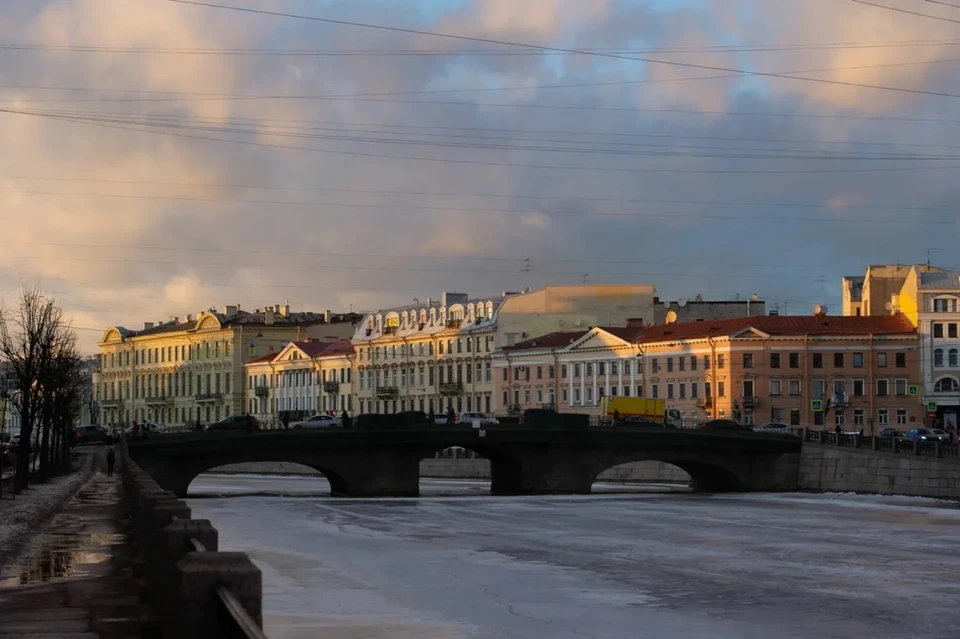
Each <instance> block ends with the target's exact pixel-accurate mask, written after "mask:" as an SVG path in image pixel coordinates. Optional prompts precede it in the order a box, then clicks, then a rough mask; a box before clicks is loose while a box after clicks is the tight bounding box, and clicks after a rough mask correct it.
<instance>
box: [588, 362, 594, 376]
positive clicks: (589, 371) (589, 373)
mask: <svg viewBox="0 0 960 639" xmlns="http://www.w3.org/2000/svg"><path fill="white" fill-rule="evenodd" d="M587 377H593V364H587Z"/></svg>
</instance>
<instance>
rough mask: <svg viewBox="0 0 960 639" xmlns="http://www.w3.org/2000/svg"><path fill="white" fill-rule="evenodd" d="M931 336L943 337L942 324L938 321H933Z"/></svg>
mask: <svg viewBox="0 0 960 639" xmlns="http://www.w3.org/2000/svg"><path fill="white" fill-rule="evenodd" d="M933 336H934V337H943V324H941V323H940V322H934V323H933Z"/></svg>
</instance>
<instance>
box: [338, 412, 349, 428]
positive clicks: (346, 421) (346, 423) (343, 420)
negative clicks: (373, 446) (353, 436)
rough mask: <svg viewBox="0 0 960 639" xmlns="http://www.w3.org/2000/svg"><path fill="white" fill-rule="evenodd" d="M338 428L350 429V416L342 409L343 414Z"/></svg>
mask: <svg viewBox="0 0 960 639" xmlns="http://www.w3.org/2000/svg"><path fill="white" fill-rule="evenodd" d="M340 426H342V427H343V428H350V415H348V414H347V411H346V409H344V411H343V414H342V415H340Z"/></svg>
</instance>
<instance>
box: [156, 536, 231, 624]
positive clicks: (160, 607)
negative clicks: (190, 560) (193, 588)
mask: <svg viewBox="0 0 960 639" xmlns="http://www.w3.org/2000/svg"><path fill="white" fill-rule="evenodd" d="M191 539H196V540H197V541H199V542H200V543H201V544H203V547H204V548H205V549H206V550H208V551H210V552H216V550H217V548H218V547H219V543H220V540H219V533H218V532H217V529H216V528H214V527H213V524H211V523H210V521H209V520H206V519H174V520H173V521H172V522H170V525H169V526H167V527H166V528H164V529H163V530H161V531H159V533H158V541H159V543H158V544H157V546H158V547H157V554H158V555H160V558H161V559H160V561H162V562H163V563H162V565H161V570H160V571H158V577H159V578H160V582H159V583H158V585H157V589H156V592H162V593H163V596H161V597H154V598H153V604H154V608H155V609H157V612H159V613H161V614H162V616H163V617H164V618H166V619H171V618H174V617H175V616H176V610H175V608H174V606H175V603H176V602H175V601H174V597H173V596H172V593H173V592H174V591H175V587H176V583H175V582H176V564H177V562H178V561H180V560H181V559H183V557H185V556H186V555H187V554H188V553H190V552H192V551H193V549H192V547H191V541H190V540H191Z"/></svg>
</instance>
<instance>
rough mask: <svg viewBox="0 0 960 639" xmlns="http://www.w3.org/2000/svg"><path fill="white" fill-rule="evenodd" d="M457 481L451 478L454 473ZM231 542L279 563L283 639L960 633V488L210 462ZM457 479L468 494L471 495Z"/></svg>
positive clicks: (274, 613)
mask: <svg viewBox="0 0 960 639" xmlns="http://www.w3.org/2000/svg"><path fill="white" fill-rule="evenodd" d="M451 484H452V485H451ZM264 486H268V488H266V489H265V490H266V491H267V492H275V493H276V494H287V495H294V494H299V495H300V496H299V497H277V496H239V497H227V498H205V499H193V500H191V502H190V505H191V507H192V508H193V513H194V516H195V517H199V518H209V519H211V520H212V521H213V523H214V525H215V526H216V527H217V528H218V529H219V530H220V544H221V547H222V548H224V549H229V550H242V551H246V552H248V553H250V555H251V557H252V558H253V560H254V561H255V562H256V563H257V565H259V566H260V567H261V569H262V570H263V578H264V607H265V625H266V630H267V634H268V635H269V636H270V637H272V638H273V639H294V638H296V639H301V638H303V639H305V638H307V637H311V638H312V637H321V636H322V637H325V638H330V639H344V638H351V639H355V638H361V637H362V638H364V639H387V638H390V639H407V638H409V639H413V638H417V639H422V638H426V639H432V638H441V637H442V638H444V639H458V638H473V639H513V638H515V639H521V638H522V639H534V638H536V639H540V638H546V637H549V638H551V639H574V638H578V639H582V638H583V637H594V638H596V639H620V638H623V639H627V638H629V639H636V638H646V637H649V638H656V639H661V638H667V637H669V638H674V639H693V638H698V639H699V638H704V639H706V638H708V637H709V638H711V639H734V638H736V639H750V638H758V639H759V638H761V637H762V638H763V639H781V638H783V639H788V638H801V637H802V638H807V637H810V638H813V637H816V638H817V639H832V638H836V639H841V638H842V639H847V638H848V637H869V638H870V639H887V638H893V637H897V638H898V639H899V638H900V637H905V636H909V637H930V638H935V639H940V638H943V639H947V638H948V637H949V638H950V639H953V638H954V637H957V636H960V604H958V602H960V553H958V551H957V549H958V545H960V506H958V505H957V504H955V503H949V502H937V501H933V500H922V499H914V498H890V497H865V496H854V495H809V494H791V495H700V494H689V493H687V494H684V493H661V494H643V493H635V494H617V493H615V492H614V493H610V494H606V495H595V496H584V497H516V498H500V497H490V496H488V495H487V496H475V493H479V492H482V491H486V490H487V486H486V485H485V484H484V483H482V482H466V483H461V482H449V481H446V482H443V481H426V482H425V484H424V488H425V492H435V493H438V494H444V495H448V496H445V497H438V498H433V497H430V498H413V499H372V500H359V499H333V498H327V497H311V496H304V494H306V495H310V494H311V493H320V492H323V491H324V490H325V489H326V486H325V482H323V480H322V479H320V478H316V477H312V478H290V477H258V478H250V477H241V476H225V475H219V476H215V475H206V476H201V477H200V478H198V479H197V480H196V482H195V483H194V485H193V486H191V491H193V492H199V493H205V494H210V493H213V494H237V493H243V492H250V491H252V490H255V489H256V488H257V487H260V488H264ZM457 491H459V495H460V496H451V495H456V494H457Z"/></svg>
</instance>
